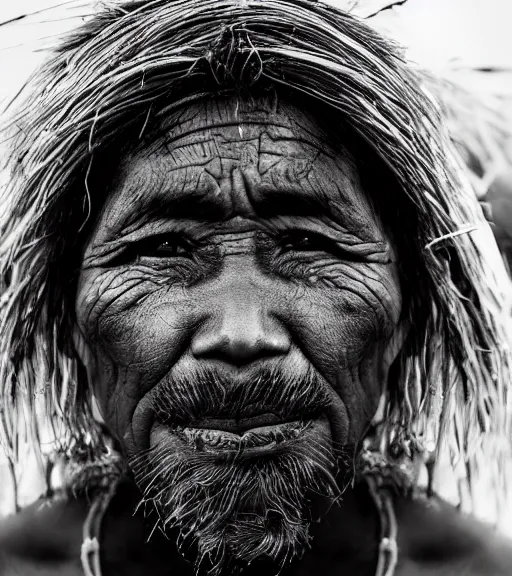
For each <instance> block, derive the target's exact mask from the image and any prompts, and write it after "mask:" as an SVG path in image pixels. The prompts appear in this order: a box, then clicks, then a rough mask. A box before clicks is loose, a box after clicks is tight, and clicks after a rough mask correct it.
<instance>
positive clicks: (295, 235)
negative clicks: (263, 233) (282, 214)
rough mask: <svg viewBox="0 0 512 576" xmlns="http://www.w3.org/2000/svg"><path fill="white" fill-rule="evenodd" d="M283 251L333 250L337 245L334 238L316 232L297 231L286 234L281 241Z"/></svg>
mask: <svg viewBox="0 0 512 576" xmlns="http://www.w3.org/2000/svg"><path fill="white" fill-rule="evenodd" d="M279 244H280V248H281V252H282V253H285V252H291V251H297V252H320V251H321V252H332V251H334V250H336V245H335V244H334V242H333V241H332V240H330V239H329V238H326V237H325V236H322V235H320V234H316V233H314V232H306V231H297V232H289V233H287V234H285V235H284V236H283V237H282V238H281V241H280V242H279Z"/></svg>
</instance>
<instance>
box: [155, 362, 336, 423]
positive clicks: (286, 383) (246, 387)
mask: <svg viewBox="0 0 512 576" xmlns="http://www.w3.org/2000/svg"><path fill="white" fill-rule="evenodd" d="M327 405H328V399H327V394H326V391H325V383H324V382H323V381H322V380H321V379H320V377H319V376H318V375H317V374H316V373H315V372H314V370H313V369H309V370H308V372H306V373H304V374H300V375H298V374H297V375H292V374H285V373H283V372H282V371H279V370H271V369H262V370H260V371H259V372H258V374H256V375H253V376H251V377H249V378H245V379H243V380H242V379H239V378H233V377H231V376H226V375H224V374H220V373H219V372H217V371H215V370H210V369H206V370H202V371H198V372H196V373H195V374H193V375H190V374H187V375H175V376H173V377H171V378H169V379H168V380H166V381H165V382H163V383H162V384H161V385H160V386H159V388H158V390H156V391H155V394H154V395H153V405H152V410H153V412H154V414H155V417H156V418H157V420H159V421H160V422H161V423H163V424H167V425H172V426H179V425H181V426H186V425H189V424H191V423H193V422H198V421H201V420H205V419H218V420H222V419H225V420H229V421H243V420H244V419H250V418H254V417H256V416H260V415H264V414H271V415H274V416H275V417H277V418H278V419H279V420H280V421H289V420H294V419H302V418H305V417H311V416H316V415H318V414H319V413H321V412H322V411H323V410H324V409H325V408H326V407H327Z"/></svg>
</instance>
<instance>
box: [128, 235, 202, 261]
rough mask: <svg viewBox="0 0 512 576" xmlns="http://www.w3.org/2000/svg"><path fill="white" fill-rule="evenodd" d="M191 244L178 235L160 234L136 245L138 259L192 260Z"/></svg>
mask: <svg viewBox="0 0 512 576" xmlns="http://www.w3.org/2000/svg"><path fill="white" fill-rule="evenodd" d="M193 248H194V247H193V246H192V244H191V243H190V242H189V241H188V240H187V239H186V238H184V237H183V236H180V235H179V234H160V235H158V236H153V237H151V238H148V239H146V240H143V241H141V242H139V243H138V245H137V248H136V252H137V256H138V257H139V258H143V257H146V258H192V251H193Z"/></svg>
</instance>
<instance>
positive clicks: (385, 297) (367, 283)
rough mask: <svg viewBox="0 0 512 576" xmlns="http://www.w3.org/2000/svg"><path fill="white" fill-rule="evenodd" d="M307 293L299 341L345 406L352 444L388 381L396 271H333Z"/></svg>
mask: <svg viewBox="0 0 512 576" xmlns="http://www.w3.org/2000/svg"><path fill="white" fill-rule="evenodd" d="M307 291H308V293H307V294H304V296H305V298H302V299H300V298H299V299H297V300H296V302H297V303H298V304H297V306H298V307H297V308H296V309H295V310H294V312H292V315H293V316H295V318H297V319H299V320H298V321H297V322H296V324H295V326H296V330H297V339H298V341H301V342H302V343H303V346H304V349H303V350H304V353H305V354H306V355H307V356H308V358H309V360H310V361H311V362H312V364H313V365H314V366H315V368H316V369H317V370H318V371H319V372H320V373H321V374H322V375H323V376H324V377H325V378H326V380H327V381H328V382H329V384H330V385H331V388H332V391H333V392H334V393H335V394H336V396H338V397H339V398H341V400H342V401H343V405H344V407H345V409H346V412H347V415H348V418H349V425H350V428H351V430H350V436H351V439H352V440H357V439H359V438H360V435H361V433H362V431H363V430H364V429H365V428H366V426H367V425H368V424H369V422H370V420H371V418H372V417H373V415H374V413H375V411H376V409H377V406H378V402H379V398H380V393H381V390H382V386H383V384H384V383H385V382H386V380H387V370H388V366H387V363H388V362H389V358H388V355H387V354H386V351H387V349H388V346H389V345H390V341H391V339H392V336H393V335H394V333H395V330H396V328H397V325H398V322H399V317H400V310H401V294H400V289H399V284H398V280H397V275H396V271H395V270H394V268H393V267H390V266H382V265H366V266H364V267H362V266H361V267H359V268H356V267H354V268H350V269H349V268H348V267H346V269H345V270H343V272H341V271H340V269H339V268H338V269H337V270H336V271H335V270H334V269H333V270H332V271H331V272H330V273H327V274H325V273H324V276H323V279H322V282H321V283H319V286H318V288H313V287H311V288H308V289H307ZM333 417H334V418H335V417H336V414H334V415H333Z"/></svg>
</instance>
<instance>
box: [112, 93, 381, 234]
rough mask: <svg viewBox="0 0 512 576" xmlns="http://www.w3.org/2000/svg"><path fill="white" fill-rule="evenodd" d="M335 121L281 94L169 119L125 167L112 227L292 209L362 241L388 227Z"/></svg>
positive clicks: (208, 106) (222, 100) (209, 102)
mask: <svg viewBox="0 0 512 576" xmlns="http://www.w3.org/2000/svg"><path fill="white" fill-rule="evenodd" d="M332 120H333V119H332V118H331V123H332V124H334V122H332ZM328 122H329V117H328V115H327V114H326V111H325V110H320V109H312V108H311V107H304V106H300V107H299V106H297V105H295V104H293V103H291V102H289V101H287V100H283V99H280V98H277V96H276V95H275V94H273V95H272V96H269V97H258V98H242V97H238V96H229V97H219V98H209V99H203V100H199V101H196V102H192V103H188V104H187V105H185V106H183V107H181V108H180V109H178V110H173V111H171V112H169V113H161V114H160V116H159V118H158V121H157V122H156V123H155V125H156V128H155V127H153V128H152V129H151V130H148V133H147V134H146V135H145V136H144V135H143V136H142V138H141V140H140V144H139V145H138V146H137V147H136V148H135V149H134V150H132V151H131V152H130V153H128V154H127V155H126V156H125V157H124V158H123V159H122V161H121V164H120V168H119V171H118V175H117V177H116V179H115V182H114V186H113V187H112V188H111V193H110V196H109V198H108V199H107V203H106V206H105V209H104V211H103V216H104V217H105V216H106V218H107V220H108V222H105V219H103V220H104V224H107V226H108V227H109V228H115V227H118V228H122V227H123V226H124V227H126V224H127V220H128V224H129V223H130V222H129V221H130V218H131V215H130V212H131V214H132V215H133V217H135V216H136V213H137V211H138V210H144V211H145V212H146V213H149V212H151V211H152V212H154V213H156V212H158V213H160V214H163V215H165V210H166V207H169V213H171V211H172V216H173V217H180V216H182V217H184V218H186V217H192V216H195V218H196V219H201V218H206V219H209V218H212V219H213V218H215V219H217V220H225V219H229V218H230V217H232V216H234V215H235V213H237V215H242V216H244V215H245V216H248V217H252V216H272V210H275V211H276V212H277V211H278V210H282V209H283V204H287V210H288V211H295V212H296V214H297V215H300V216H304V217H308V216H310V217H314V216H318V215H322V216H325V217H332V218H333V220H334V221H339V223H340V224H343V225H344V227H346V228H351V227H352V228H354V229H356V230H358V231H359V232H361V231H363V235H364V231H365V230H368V232H371V228H375V227H376V228H380V222H379V221H378V218H377V216H376V214H375V210H374V207H373V204H372V202H371V201H370V200H369V198H368V197H367V194H366V193H364V191H363V188H362V185H361V182H360V177H359V176H360V175H359V172H358V169H357V162H356V158H355V157H354V154H353V152H351V151H350V150H349V148H348V146H347V145H346V135H343V134H342V133H341V130H340V131H339V133H336V131H335V130H334V129H330V127H329V126H328ZM338 126H339V123H338ZM344 139H345V141H344ZM244 204H245V206H244ZM123 215H125V216H126V218H125V217H123Z"/></svg>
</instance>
